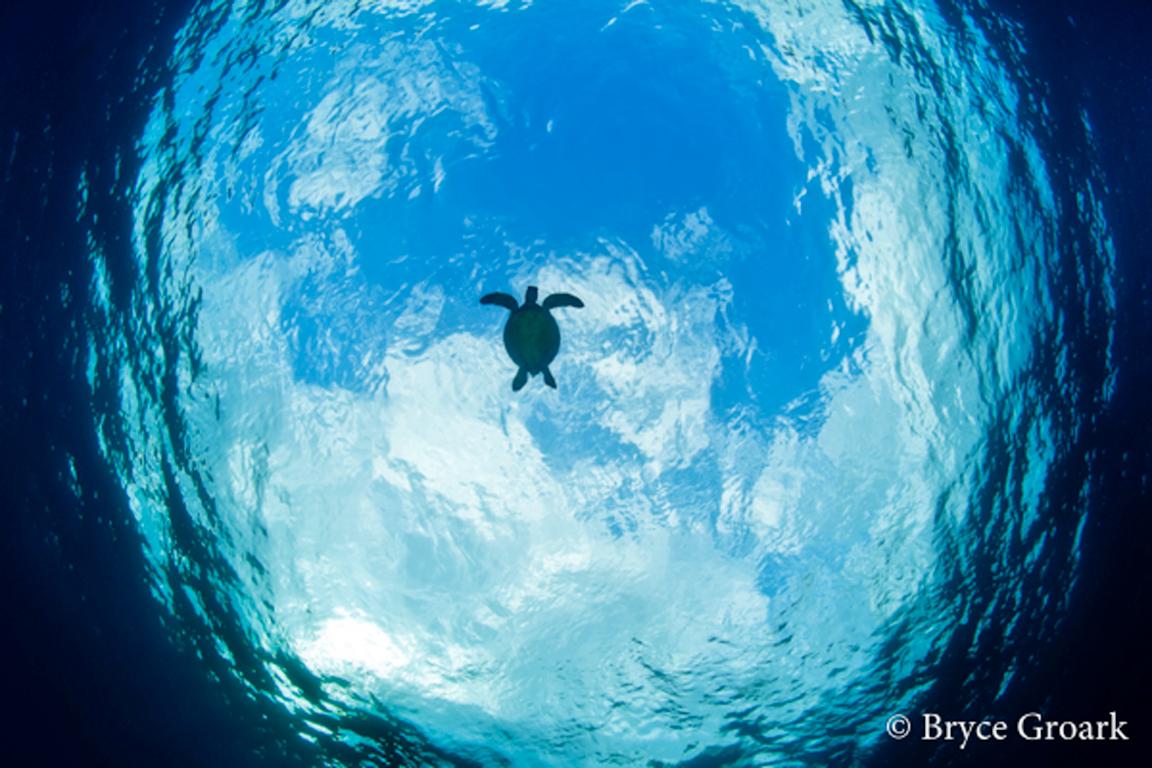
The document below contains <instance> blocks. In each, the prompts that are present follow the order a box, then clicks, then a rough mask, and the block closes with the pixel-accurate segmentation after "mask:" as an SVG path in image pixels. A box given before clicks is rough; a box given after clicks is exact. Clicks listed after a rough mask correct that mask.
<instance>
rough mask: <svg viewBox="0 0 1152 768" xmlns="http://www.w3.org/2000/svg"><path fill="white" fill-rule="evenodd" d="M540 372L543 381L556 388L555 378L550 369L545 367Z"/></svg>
mask: <svg viewBox="0 0 1152 768" xmlns="http://www.w3.org/2000/svg"><path fill="white" fill-rule="evenodd" d="M542 373H543V374H544V383H545V384H547V385H548V386H550V387H552V389H556V379H554V378H552V371H550V370H548V369H547V368H545V369H544V370H543V371H542Z"/></svg>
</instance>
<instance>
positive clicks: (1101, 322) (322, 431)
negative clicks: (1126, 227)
mask: <svg viewBox="0 0 1152 768" xmlns="http://www.w3.org/2000/svg"><path fill="white" fill-rule="evenodd" d="M1022 45H1023V43H1022V42H1021V33H1020V31H1019V30H1018V29H1017V28H1016V27H1014V26H1013V25H1012V24H1011V23H1010V22H1008V21H1005V20H1003V19H1001V18H999V17H997V16H995V15H994V14H991V13H989V12H988V11H986V10H985V9H984V8H983V6H981V5H980V4H978V3H972V4H968V3H958V4H957V3H951V2H942V3H940V4H932V3H912V2H905V3H896V2H887V3H872V2H860V3H856V2H839V1H837V2H815V1H813V0H805V1H804V2H754V1H753V0H742V2H735V3H724V4H721V3H710V2H655V1H653V2H643V1H642V0H640V1H634V2H629V3H622V2H615V3H608V2H589V3H581V4H571V3H561V2H536V3H516V2H505V1H503V0H492V1H490V2H476V3H463V2H460V3H456V2H432V1H430V2H417V1H415V0H413V1H411V2H403V1H402V0H395V1H394V2H373V3H367V2H345V1H343V0H336V1H332V0H329V1H326V2H304V1H303V0H290V1H289V2H285V3H279V4H273V5H268V4H264V3H258V2H251V3H246V2H236V3H227V2H208V3H204V4H201V5H200V6H198V8H197V10H196V11H195V13H194V14H193V15H192V16H191V17H190V18H189V19H188V20H187V22H186V24H185V25H184V27H183V29H182V30H181V32H180V35H179V42H178V45H177V49H176V53H175V60H174V63H173V66H172V70H173V72H174V75H173V77H172V78H171V81H170V82H166V83H164V84H163V87H161V88H160V90H159V92H158V93H156V95H155V102H154V107H153V111H152V113H151V118H150V120H149V121H148V124H147V127H146V129H145V130H144V131H143V133H142V134H141V135H140V137H139V139H138V144H137V146H138V151H139V155H140V157H141V158H142V163H141V166H140V167H141V170H140V173H139V174H138V176H137V177H136V178H134V179H131V180H130V185H131V186H130V191H129V194H130V196H131V201H132V209H133V211H134V218H133V222H132V226H133V230H132V243H133V250H134V253H135V257H136V262H135V264H134V265H133V267H132V269H131V270H130V271H129V273H127V274H125V273H124V272H123V270H117V269H114V268H113V266H112V264H111V262H110V260H109V259H107V258H106V257H105V254H104V252H103V250H102V248H101V246H100V244H99V242H98V240H97V239H96V238H94V239H93V245H92V259H91V263H92V267H93V281H94V285H95V290H94V296H95V299H94V303H93V306H92V309H91V330H90V333H89V343H90V355H89V368H88V380H89V384H90V386H91V388H92V390H93V392H95V393H96V394H97V395H98V398H97V401H98V402H102V403H104V407H103V408H102V410H101V411H100V412H99V413H98V414H97V416H96V424H95V428H96V430H97V432H98V435H99V439H100V444H101V448H102V451H103V453H104V455H105V456H106V458H107V460H108V461H109V463H110V464H111V465H112V466H113V467H114V468H115V471H116V475H117V477H118V479H119V481H120V482H121V484H122V486H123V488H124V489H125V490H126V493H127V497H128V499H129V503H130V509H131V514H132V515H133V516H134V517H135V520H136V523H137V525H138V527H139V530H140V532H141V533H142V538H143V541H144V542H145V546H146V555H147V559H148V562H149V565H150V570H151V572H150V578H151V584H152V588H153V590H154V593H155V594H156V596H157V597H158V599H159V600H160V601H161V602H162V604H163V606H164V609H165V613H166V622H167V624H168V626H169V628H170V630H171V632H172V633H173V634H174V635H175V636H176V637H178V638H182V640H183V641H184V642H186V643H187V644H189V645H192V646H195V647H197V648H198V649H199V650H200V652H201V653H202V654H204V655H205V656H206V657H211V658H213V659H216V660H217V662H223V663H222V664H221V665H220V666H219V667H218V668H220V669H224V670H227V672H226V674H229V675H233V676H235V678H236V679H238V680H239V681H240V682H241V683H242V684H243V685H244V686H245V687H246V688H247V690H248V691H249V693H250V695H251V696H253V697H256V698H259V699H264V700H267V701H270V702H273V703H274V704H275V705H276V706H277V708H279V709H280V710H282V711H283V713H284V716H285V717H286V718H289V719H291V720H292V722H293V723H294V728H295V729H296V730H297V731H298V732H299V734H300V735H301V736H302V737H304V738H306V739H307V740H310V741H314V742H316V743H317V744H318V745H320V746H321V747H322V748H323V749H326V750H330V754H331V755H332V760H333V761H334V762H335V761H337V760H340V761H344V762H347V763H348V764H354V761H355V760H356V759H357V758H372V759H376V760H381V761H386V762H387V764H390V765H391V764H395V765H398V764H411V765H424V764H429V763H436V762H445V763H453V762H459V761H462V760H469V759H470V760H475V761H478V762H480V763H481V764H485V765H493V764H503V763H510V764H514V765H576V764H613V765H649V764H655V765H671V764H677V763H681V762H687V761H690V760H693V759H697V758H699V759H704V758H709V757H711V758H714V759H715V760H716V761H717V762H716V764H741V765H743V764H748V765H752V764H756V765H760V764H769V763H771V764H776V765H784V764H801V763H809V762H811V763H813V764H822V763H825V762H826V761H828V760H842V759H846V758H848V757H851V756H859V755H865V754H867V753H868V751H869V750H870V749H871V748H872V747H873V746H874V745H875V743H876V742H877V740H879V739H881V738H882V737H883V722H884V718H885V717H886V716H887V715H889V714H891V713H892V712H896V711H901V710H905V709H912V708H914V704H915V702H916V701H918V700H919V699H920V698H921V697H923V696H924V695H926V694H927V693H928V692H929V691H930V689H931V686H932V684H933V681H934V679H935V671H936V668H937V665H938V664H939V663H940V659H941V657H942V655H943V654H944V653H945V650H946V649H952V651H953V652H955V650H956V649H957V648H959V649H961V650H963V649H968V651H969V652H970V653H971V654H972V655H973V656H974V657H977V658H979V654H980V652H981V649H982V648H985V647H987V646H988V644H990V643H991V644H994V645H995V646H996V647H997V648H998V649H1000V654H999V655H998V656H996V657H995V658H990V659H989V660H988V661H987V662H986V663H984V662H977V665H978V666H979V668H980V675H979V679H978V680H977V679H974V680H972V681H969V683H967V684H969V685H972V686H976V685H979V686H981V687H984V688H987V687H989V686H990V687H991V688H992V689H993V690H997V689H998V690H1000V691H1001V692H1003V691H1005V690H1006V689H1008V688H1009V687H1010V686H1011V685H1012V683H1013V679H1014V677H1015V676H1016V675H1017V674H1018V673H1019V671H1020V669H1021V668H1022V665H1027V663H1028V658H1027V656H1028V648H1030V647H1033V646H1034V645H1035V644H1037V643H1042V642H1044V641H1045V639H1046V638H1049V637H1051V636H1052V635H1053V633H1054V632H1055V631H1056V630H1057V628H1058V626H1059V622H1060V619H1061V617H1062V615H1063V611H1064V601H1065V596H1066V594H1067V592H1068V590H1069V589H1070V588H1071V586H1072V585H1073V584H1074V582H1075V579H1076V576H1077V563H1078V546H1079V543H1078V542H1079V535H1078V532H1079V528H1078V526H1080V525H1081V524H1082V518H1079V517H1077V516H1072V517H1070V516H1068V515H1055V514H1050V512H1051V504H1052V502H1051V501H1050V500H1049V497H1048V496H1046V490H1047V489H1048V486H1049V482H1050V480H1049V475H1050V472H1051V471H1052V468H1053V467H1054V466H1056V465H1058V464H1059V463H1060V462H1061V461H1062V460H1063V459H1064V458H1065V456H1066V452H1067V450H1068V446H1069V445H1071V444H1073V442H1074V441H1075V439H1076V437H1077V435H1078V434H1080V432H1081V431H1082V430H1083V429H1085V428H1086V426H1087V425H1089V424H1090V423H1091V422H1092V420H1093V419H1094V414H1096V413H1097V412H1098V411H1099V409H1100V408H1101V407H1102V405H1103V404H1104V403H1105V402H1106V401H1107V399H1108V398H1109V396H1110V392H1111V383H1110V382H1111V379H1110V376H1111V373H1110V371H1111V370H1112V365H1113V363H1112V359H1111V333H1112V324H1113V317H1114V313H1115V310H1114V299H1113V293H1112V282H1113V274H1112V273H1113V264H1112V261H1113V260H1112V245H1111V240H1110V234H1109V226H1108V223H1107V222H1106V221H1105V219H1104V216H1103V213H1102V208H1101V205H1100V202H1099V200H1100V196H1101V182H1100V180H1099V179H1098V178H1097V177H1096V176H1095V175H1093V174H1088V175H1086V176H1085V175H1073V174H1068V173H1066V172H1064V171H1063V168H1065V166H1066V163H1067V159H1066V158H1067V155H1068V153H1070V152H1071V153H1074V154H1075V153H1080V154H1082V155H1083V157H1085V158H1089V157H1090V156H1091V152H1090V150H1091V146H1092V141H1093V139H1092V128H1091V124H1090V121H1089V120H1088V119H1087V117H1085V118H1084V121H1083V126H1082V133H1081V134H1080V136H1079V142H1080V143H1079V145H1077V146H1072V147H1071V148H1069V147H1068V146H1062V147H1061V148H1060V149H1059V152H1057V149H1056V147H1055V146H1054V139H1053V136H1052V134H1051V132H1050V130H1049V125H1048V119H1047V118H1048V113H1047V109H1048V108H1047V106H1046V103H1045V100H1044V90H1043V88H1042V87H1040V85H1039V84H1037V83H1035V82H1033V81H1031V80H1030V79H1029V77H1028V76H1027V74H1026V73H1025V71H1024V69H1023V68H1022V65H1021V63H1020V62H1021V57H1022V55H1023V49H1022ZM1083 163H1084V165H1085V167H1091V164H1090V162H1089V161H1087V160H1084V161H1083ZM126 191H127V190H126ZM1068 201H1074V204H1069V203H1068ZM529 285H536V286H539V287H540V289H541V292H542V293H543V294H545V295H546V294H548V293H553V292H560V291H565V292H570V293H573V294H576V295H578V296H580V297H581V298H582V299H583V300H584V302H585V304H586V306H585V307H584V308H583V309H571V308H570V309H559V310H555V312H554V314H555V316H556V317H557V319H558V320H559V322H560V327H561V330H562V333H563V342H562V344H563V346H562V349H561V351H560V354H559V356H558V357H557V359H556V361H555V362H554V363H553V365H552V371H553V373H554V374H555V376H556V379H557V381H558V384H559V388H558V389H557V390H551V389H548V388H546V387H545V386H543V384H542V382H541V379H540V378H534V379H532V380H531V381H530V382H529V384H528V386H527V387H526V388H525V389H524V390H522V391H521V392H519V393H513V392H512V390H511V386H510V384H511V380H512V376H513V374H514V373H515V367H514V365H513V364H512V363H511V362H510V361H509V360H508V359H507V357H506V355H505V353H504V351H503V348H502V344H501V341H500V338H501V336H500V335H501V328H502V324H503V322H504V320H505V319H506V314H505V312H504V311H503V310H502V309H499V308H493V307H484V306H481V305H480V304H479V303H478V299H479V297H480V296H481V295H482V294H484V293H487V292H490V291H504V292H509V293H512V294H514V295H516V296H518V297H519V296H522V294H523V292H524V290H525V289H526V288H527V287H528V286H529ZM1101 381H1102V382H1103V384H1102V385H1101V384H1099V383H1098V382H1101ZM1094 382H1096V383H1094ZM1063 482H1065V483H1068V482H1069V480H1068V479H1067V478H1066V477H1065V478H1064V480H1063ZM1070 482H1071V483H1072V487H1073V489H1074V493H1073V495H1075V489H1077V488H1079V487H1080V486H1081V485H1083V492H1084V493H1087V482H1088V479H1087V476H1081V477H1079V478H1076V477H1073V478H1072V480H1071V481H1070ZM381 734H385V735H381ZM723 761H727V762H723ZM740 761H744V762H740ZM694 764H704V763H694ZM709 764H710V763H709Z"/></svg>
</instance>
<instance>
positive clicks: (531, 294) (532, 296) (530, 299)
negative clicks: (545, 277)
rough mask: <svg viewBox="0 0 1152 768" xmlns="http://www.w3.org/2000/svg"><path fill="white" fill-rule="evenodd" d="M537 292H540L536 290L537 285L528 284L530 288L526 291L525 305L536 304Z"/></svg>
mask: <svg viewBox="0 0 1152 768" xmlns="http://www.w3.org/2000/svg"><path fill="white" fill-rule="evenodd" d="M537 293H538V291H537V290H536V286H534V285H530V286H528V290H527V291H525V292H524V306H526V307H528V306H532V305H533V304H535V303H536V294H537Z"/></svg>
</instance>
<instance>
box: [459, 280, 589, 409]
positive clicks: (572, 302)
mask: <svg viewBox="0 0 1152 768" xmlns="http://www.w3.org/2000/svg"><path fill="white" fill-rule="evenodd" d="M536 294H537V290H536V286H534V285H530V286H528V290H527V291H525V292H524V303H523V304H522V305H517V304H516V299H514V298H513V297H511V296H509V295H508V294H506V293H489V294H486V295H484V296H482V297H481V298H480V303H481V304H496V305H498V306H501V307H504V308H505V309H507V310H508V311H509V312H511V313H512V314H510V315H509V316H508V322H507V324H505V326H504V349H506V350H508V357H510V358H512V362H514V363H516V365H517V366H519V370H517V371H516V377H515V378H514V379H512V391H513V392H519V391H520V389H521V388H522V387H523V386H524V385H525V384H526V383H528V377H529V376H535V375H536V374H538V373H542V374H544V383H545V384H547V385H548V386H550V387H552V388H553V389H555V388H556V379H554V378H552V372H551V371H550V370H548V364H549V363H551V362H552V361H553V360H555V359H556V353H557V352H559V351H560V326H559V325H557V324H556V319H555V318H554V317H552V313H551V312H549V310H551V309H555V308H556V307H582V306H584V302H582V301H580V299H578V298H576V297H575V296H573V295H572V294H570V293H553V294H552V295H551V296H549V297H548V298H546V299H544V303H543V304H537V303H536Z"/></svg>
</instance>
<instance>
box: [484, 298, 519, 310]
mask: <svg viewBox="0 0 1152 768" xmlns="http://www.w3.org/2000/svg"><path fill="white" fill-rule="evenodd" d="M480 303H481V304H496V305H497V306H501V307H504V309H506V310H508V311H509V312H515V311H516V307H517V306H519V305H518V304H517V303H516V298H515V297H513V296H509V295H508V294H506V293H489V294H485V295H484V296H481V297H480Z"/></svg>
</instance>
